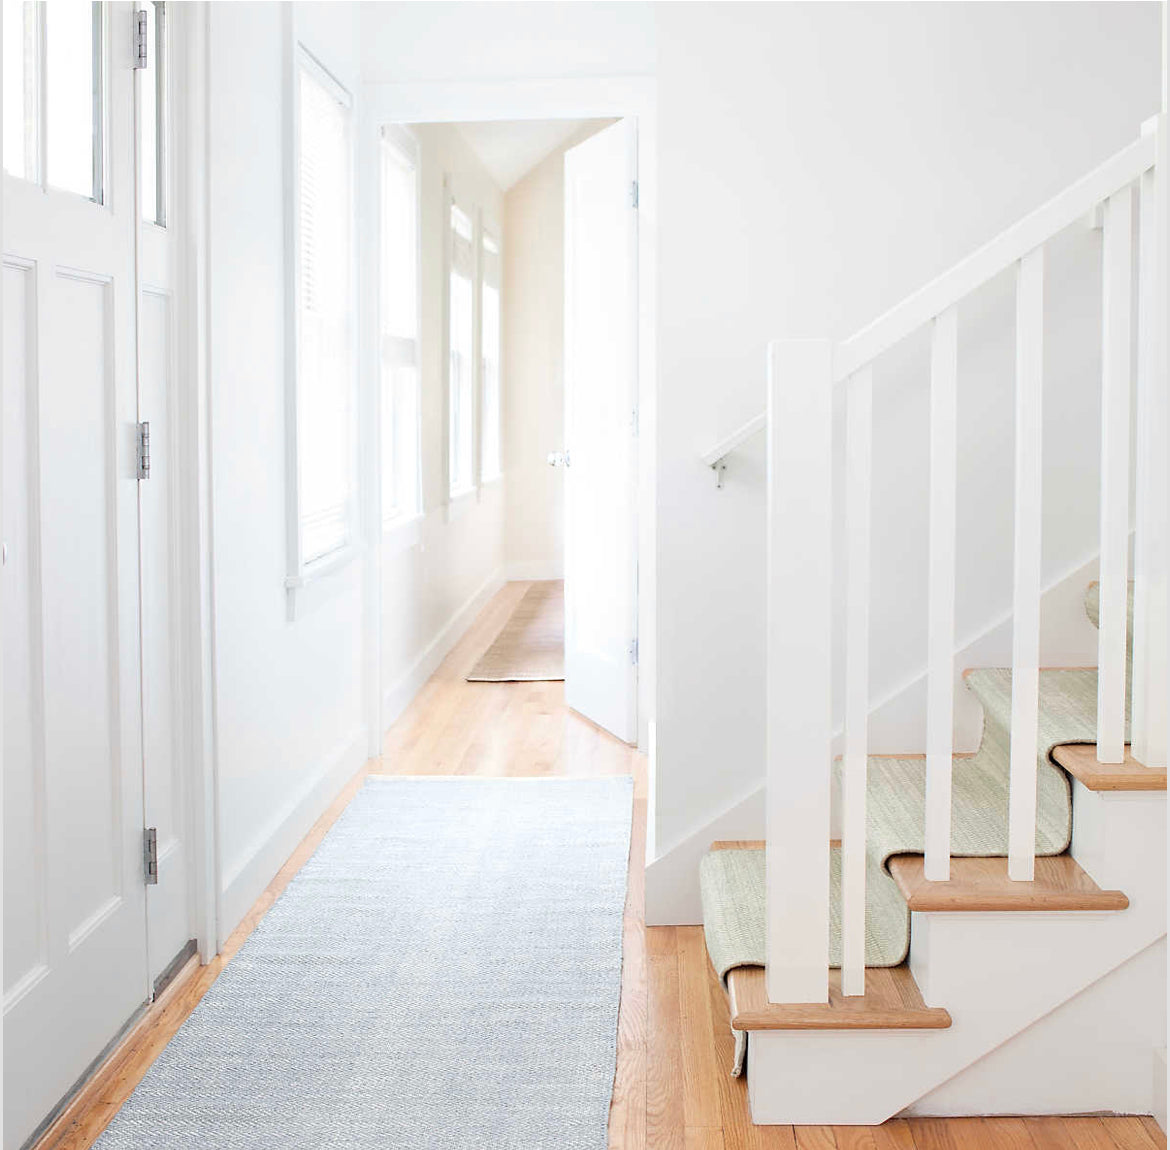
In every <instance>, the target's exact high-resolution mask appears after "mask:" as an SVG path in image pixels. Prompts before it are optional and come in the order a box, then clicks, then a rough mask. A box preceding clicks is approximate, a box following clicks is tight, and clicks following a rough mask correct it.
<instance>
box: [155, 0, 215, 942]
mask: <svg viewBox="0 0 1170 1150" xmlns="http://www.w3.org/2000/svg"><path fill="white" fill-rule="evenodd" d="M167 17H168V19H169V20H170V22H171V27H170V36H171V69H172V76H171V99H172V124H171V144H172V151H173V153H174V165H175V168H174V186H173V196H172V205H173V209H174V210H173V216H172V219H171V220H170V221H169V226H173V227H174V228H175V229H176V239H177V251H178V253H179V259H178V266H177V268H176V276H175V288H176V292H175V338H176V349H177V372H176V377H175V382H176V388H175V391H176V394H175V405H176V406H175V424H176V427H178V428H180V429H182V435H181V438H180V441H179V442H177V443H176V445H175V446H176V459H175V468H174V477H175V483H176V486H177V488H178V505H179V508H180V510H179V514H178V522H176V524H175V525H174V526H175V540H176V546H177V548H178V551H179V555H178V559H179V567H180V571H181V575H182V578H181V584H182V585H181V586H180V587H179V588H178V593H177V610H178V614H179V618H180V627H181V632H182V635H183V644H182V653H181V654H182V658H183V661H184V663H185V666H184V667H183V668H182V680H181V681H182V682H183V684H184V686H185V687H186V689H187V695H188V698H187V706H186V707H185V709H184V719H185V721H186V727H187V729H186V730H185V731H184V732H183V738H184V744H185V746H186V748H187V765H188V768H189V777H188V793H187V799H188V810H189V811H190V828H189V833H190V836H191V843H192V848H193V852H192V854H193V857H192V864H193V865H192V868H191V870H192V876H193V877H192V880H191V886H192V890H191V910H192V927H193V933H194V937H195V940H196V942H197V944H198V948H199V957H200V961H201V962H204V963H207V962H210V961H211V959H212V958H213V957H214V956H215V954H216V953H217V949H218V946H217V940H218V937H219V930H218V928H219V919H220V908H219V901H220V900H219V895H220V876H219V849H218V837H219V836H218V816H217V811H216V794H217V790H218V787H217V759H216V739H215V646H214V636H215V627H214V623H215V601H214V592H215V586H214V581H213V579H212V502H211V432H210V396H211V392H210V362H209V360H210V353H209V345H208V338H207V337H208V305H209V281H208V262H209V261H208V255H209V249H208V238H209V237H208V213H209V192H210V189H209V184H208V145H209V135H208V133H209V115H208V114H209V99H210V92H209V89H208V60H207V53H208V34H209V22H210V8H209V5H208V4H207V3H206V2H192V3H187V4H169V5H168V6H167Z"/></svg>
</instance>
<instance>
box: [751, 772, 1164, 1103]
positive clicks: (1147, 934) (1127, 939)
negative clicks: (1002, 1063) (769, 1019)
mask: <svg viewBox="0 0 1170 1150" xmlns="http://www.w3.org/2000/svg"><path fill="white" fill-rule="evenodd" d="M1082 792H1083V793H1082ZM1119 800H1120V801H1119ZM1078 820H1079V822H1078ZM1073 822H1074V827H1079V828H1082V834H1081V837H1082V838H1084V837H1086V834H1085V832H1086V831H1088V830H1089V829H1092V831H1093V832H1094V833H1093V835H1092V836H1091V838H1092V842H1093V853H1094V855H1095V858H1096V860H1097V861H1096V870H1094V869H1091V868H1092V866H1093V865H1094V864H1093V862H1092V860H1090V859H1088V858H1086V859H1081V858H1078V861H1079V862H1081V865H1082V866H1085V864H1086V862H1089V863H1090V865H1089V866H1086V869H1088V870H1089V873H1090V874H1091V875H1092V877H1093V878H1094V879H1095V880H1096V881H1098V882H1101V881H1102V877H1107V881H1108V884H1109V885H1110V886H1111V887H1116V888H1118V889H1121V890H1123V891H1125V893H1126V894H1127V895H1128V896H1129V899H1130V906H1129V909H1128V910H1124V911H1118V912H1097V911H1093V912H1085V911H1055V912H1047V911H1035V912H1033V911H1028V912H1010V913H1008V912H1003V913H986V912H963V913H950V912H916V913H914V914H913V915H912V916H911V943H910V965H911V969H912V970H913V973H914V977H915V979H916V981H917V982H918V985H919V988H920V989H921V991H922V996H923V999H924V1000H925V1001H926V1003H927V1005H929V1006H942V1007H945V1008H946V1009H947V1010H948V1011H949V1012H950V1014H951V1018H952V1026H951V1028H950V1029H948V1030H936V1031H882V1030H873V1031H857V1030H850V1031H825V1030H806V1031H756V1032H753V1033H752V1035H751V1039H750V1041H749V1043H748V1089H749V1095H750V1099H751V1108H752V1120H753V1121H754V1122H756V1123H761V1124H788V1123H793V1124H798V1125H804V1124H810V1125H834V1124H841V1125H876V1124H878V1123H881V1122H884V1121H885V1120H886V1119H888V1118H891V1117H893V1116H894V1115H895V1114H898V1113H899V1112H901V1111H903V1110H905V1109H906V1108H907V1107H909V1106H911V1105H912V1104H913V1103H914V1102H916V1101H917V1100H918V1099H920V1098H922V1097H923V1096H924V1095H926V1094H928V1093H929V1092H930V1091H932V1090H933V1089H935V1088H936V1087H938V1086H940V1085H941V1084H942V1083H944V1082H946V1081H948V1080H949V1079H951V1078H953V1077H954V1076H955V1075H957V1074H959V1073H960V1072H962V1071H963V1070H964V1069H966V1068H967V1067H968V1066H971V1065H972V1064H973V1063H974V1062H976V1061H978V1060H979V1059H980V1058H982V1057H984V1056H985V1055H987V1054H988V1053H990V1052H991V1051H993V1050H995V1049H997V1048H998V1047H1000V1046H1002V1045H1003V1044H1004V1043H1005V1042H1007V1041H1009V1040H1010V1039H1011V1038H1012V1037H1013V1036H1014V1035H1017V1034H1019V1033H1021V1032H1022V1031H1024V1030H1025V1029H1027V1028H1028V1027H1029V1026H1031V1025H1032V1024H1033V1023H1035V1022H1037V1021H1038V1020H1039V1019H1041V1018H1044V1017H1045V1016H1046V1015H1048V1014H1050V1013H1051V1012H1052V1011H1054V1010H1056V1009H1057V1008H1058V1007H1059V1006H1061V1005H1062V1004H1063V1003H1065V1002H1068V1001H1069V1000H1070V999H1072V998H1074V997H1075V996H1076V995H1078V994H1079V993H1080V992H1081V991H1082V990H1084V989H1086V988H1087V987H1089V986H1091V985H1093V984H1094V983H1096V982H1097V981H1099V980H1100V979H1102V978H1104V977H1105V976H1106V975H1108V974H1109V973H1110V972H1111V971H1113V970H1116V969H1117V968H1118V967H1120V966H1121V965H1122V964H1124V963H1126V962H1127V961H1128V960H1129V959H1131V958H1133V957H1134V956H1135V955H1137V954H1140V953H1141V952H1142V951H1144V950H1145V949H1146V948H1147V947H1149V946H1151V945H1153V944H1154V943H1156V942H1157V941H1158V940H1159V939H1160V938H1163V937H1164V936H1165V934H1166V795H1165V793H1164V792H1159V793H1141V794H1129V795H1125V796H1120V795H1110V796H1105V795H1101V794H1094V793H1092V792H1088V791H1085V790H1084V788H1078V790H1077V791H1076V792H1075V793H1074V816H1073ZM1076 846H1077V842H1076V839H1074V853H1075V847H1076ZM1105 860H1107V863H1106V862H1105ZM1103 868H1104V869H1103ZM1155 998H1156V996H1155ZM1107 1021H1108V1020H1106V1023H1107ZM1151 1056H1152V1052H1151ZM1046 1073H1047V1074H1050V1073H1051V1070H1050V1069H1049V1068H1047V1067H1044V1066H1038V1067H1037V1074H1040V1075H1043V1074H1046ZM1073 1109H1076V1107H1075V1106H1074V1107H1073Z"/></svg>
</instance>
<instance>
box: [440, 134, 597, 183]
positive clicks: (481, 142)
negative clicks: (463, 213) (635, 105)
mask: <svg viewBox="0 0 1170 1150" xmlns="http://www.w3.org/2000/svg"><path fill="white" fill-rule="evenodd" d="M594 122H596V123H597V124H598V125H599V126H600V125H601V124H602V123H605V122H606V121H591V120H485V121H483V122H482V123H466V124H456V125H455V127H456V128H458V129H459V133H460V135H462V136H463V138H464V139H465V140H466V141H467V144H468V146H469V147H470V148H471V150H472V151H473V152H474V153H475V154H476V156H477V157H479V161H480V163H481V164H483V166H484V167H485V168H486V169H487V171H488V174H489V175H490V176H491V177H492V179H493V180H494V181H495V183H496V185H497V186H498V187H499V188H500V189H501V190H502V191H505V192H506V191H507V190H508V189H509V188H510V187H512V185H513V184H515V183H517V182H518V181H519V180H521V179H522V178H523V177H524V176H526V175H527V174H528V173H529V172H530V171H532V169H533V168H535V167H536V165H537V164H539V163H540V161H541V160H543V159H544V158H545V157H546V156H548V155H549V154H550V153H552V152H553V151H554V150H555V149H556V148H558V147H559V146H560V145H561V144H563V143H564V142H565V141H566V140H568V139H569V138H570V137H571V136H573V135H575V134H576V133H577V132H579V131H580V130H581V129H582V128H584V127H586V126H587V125H588V124H590V123H594Z"/></svg>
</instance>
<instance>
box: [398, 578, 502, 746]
mask: <svg viewBox="0 0 1170 1150" xmlns="http://www.w3.org/2000/svg"><path fill="white" fill-rule="evenodd" d="M505 582H507V580H506V579H505V578H504V573H503V571H502V570H500V571H495V572H493V573H492V574H491V575H490V576H489V577H488V578H487V579H486V580H485V582H484V583H483V585H482V586H481V587H480V588H479V590H478V591H476V592H475V593H474V594H473V595H472V596H471V598H470V599H468V600H467V601H466V602H465V603H464V604H463V606H462V607H460V608H459V609H458V610H456V612H455V613H454V614H453V615H452V616H451V618H450V619H448V620H447V622H446V623H445V624H444V625H443V627H442V628H441V629H440V631H439V633H438V634H437V635H436V636H435V637H434V638H433V639H432V640H431V641H430V642H429V643H428V644H427V645H426V647H425V648H423V650H422V652H421V653H420V654H419V655H418V657H417V658H416V659H415V660H414V662H413V663H411V665H410V666H409V667H408V668H407V669H406V671H405V672H403V674H402V675H400V676H399V677H398V679H397V680H396V681H395V682H394V683H393V684H391V686H390V687H389V689H388V690H387V691H386V693H385V694H384V695H383V696H382V731H383V733H385V732H386V731H388V730H389V729H390V727H391V726H392V725H393V724H394V722H395V720H397V718H398V717H399V715H401V714H402V712H403V711H405V710H406V708H407V707H409V706H410V703H411V700H412V699H413V698H414V697H415V695H417V694H418V693H419V691H420V690H421V689H422V686H423V684H424V683H425V682H426V681H427V680H428V679H429V678H430V677H431V676H432V675H433V674H434V673H435V671H436V670H437V669H438V666H439V664H440V663H441V662H442V661H443V660H444V659H445V658H446V657H447V655H448V653H449V652H450V651H451V648H452V647H454V646H455V644H456V643H458V642H459V640H460V639H462V638H463V636H464V634H465V633H466V631H467V628H468V627H470V626H471V624H472V623H474V622H475V618H476V616H477V615H478V614H479V613H480V611H482V610H483V608H484V607H485V606H486V605H487V602H488V600H489V599H491V597H492V596H493V595H494V594H495V593H496V592H497V591H498V590H499V589H500V588H501V587H502V586H503V585H504V583H505Z"/></svg>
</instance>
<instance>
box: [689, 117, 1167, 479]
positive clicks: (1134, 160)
mask: <svg viewBox="0 0 1170 1150" xmlns="http://www.w3.org/2000/svg"><path fill="white" fill-rule="evenodd" d="M1154 152H1155V142H1154V136H1153V135H1152V134H1150V133H1147V134H1145V135H1143V136H1140V137H1139V138H1138V139H1137V140H1135V141H1134V142H1133V143H1132V144H1129V145H1128V146H1126V147H1124V148H1122V149H1121V151H1120V152H1118V153H1116V154H1115V155H1113V156H1111V157H1110V158H1109V159H1108V160H1106V161H1105V162H1104V163H1103V164H1101V165H1100V166H1098V167H1096V168H1094V169H1093V171H1091V172H1089V173H1088V175H1086V176H1082V177H1081V178H1080V179H1079V180H1077V181H1076V183H1073V184H1070V185H1069V186H1068V187H1067V188H1065V189H1064V191H1062V192H1058V193H1057V194H1056V195H1055V196H1053V197H1052V199H1050V200H1048V201H1047V203H1044V204H1041V205H1040V207H1038V208H1036V209H1035V210H1034V211H1032V212H1030V213H1029V214H1028V215H1026V216H1024V217H1023V219H1021V220H1019V221H1017V222H1016V223H1014V224H1012V225H1011V226H1010V227H1009V228H1007V229H1006V230H1004V231H1002V232H1000V234H999V235H998V236H996V237H995V238H994V239H993V240H990V241H988V242H987V243H986V244H984V245H983V246H982V247H981V248H977V249H976V250H975V251H973V252H972V253H971V254H970V255H969V256H966V257H965V258H964V259H962V260H960V261H959V262H958V263H957V264H955V265H953V266H952V267H951V268H949V269H948V270H947V271H945V272H943V273H942V275H940V276H937V277H935V278H934V279H933V280H931V281H930V282H929V283H927V284H926V285H924V286H923V287H921V288H919V289H918V290H917V291H915V292H912V293H911V294H910V295H908V296H907V297H906V298H905V299H903V300H902V301H901V303H898V304H895V305H894V307H892V308H890V310H889V311H887V312H885V313H884V314H882V315H880V316H878V318H877V319H875V320H874V321H873V322H872V323H870V324H867V325H866V326H865V327H863V328H862V329H861V330H860V331H858V332H856V333H855V334H854V335H852V336H850V338H849V339H847V340H845V341H844V342H842V343H839V344H837V346H836V348H835V349H834V350H835V354H834V356H833V381H834V383H842V382H843V381H844V380H846V379H848V378H849V377H850V376H851V375H853V374H854V373H855V372H856V371H858V369H860V368H862V367H864V366H865V365H866V364H868V363H872V362H873V361H874V360H875V359H877V357H878V356H879V355H881V354H883V353H884V352H886V351H888V350H889V349H890V348H892V347H894V346H895V345H896V344H898V343H900V342H901V341H902V340H903V339H905V338H906V337H907V336H909V335H912V334H913V333H914V332H915V331H917V330H918V328H920V327H923V326H925V325H926V324H928V323H930V321H931V320H933V319H934V318H935V317H936V316H938V315H941V314H942V313H943V312H944V311H946V310H947V308H949V307H953V306H954V305H955V304H957V303H959V302H960V301H961V300H963V299H964V298H966V297H967V296H968V295H970V294H971V292H973V291H975V290H976V289H977V288H979V287H982V286H983V285H984V284H985V283H987V282H988V281H989V280H991V279H994V278H995V277H996V276H997V275H999V274H1000V273H1001V272H1004V271H1006V270H1007V269H1008V268H1010V267H1011V266H1012V265H1013V264H1015V263H1017V262H1018V261H1019V260H1020V259H1022V258H1023V257H1024V256H1025V255H1027V254H1028V253H1029V252H1031V251H1034V250H1035V249H1036V248H1038V247H1040V246H1041V245H1042V244H1043V243H1045V242H1046V241H1048V240H1050V239H1051V238H1052V237H1053V236H1054V235H1056V234H1057V232H1060V231H1063V230H1064V229H1065V228H1066V227H1068V226H1069V225H1070V224H1073V223H1075V222H1076V221H1077V220H1078V219H1080V218H1081V217H1082V216H1084V215H1086V214H1087V213H1089V212H1090V211H1092V210H1093V209H1095V208H1097V207H1098V206H1099V205H1101V204H1102V203H1103V202H1104V201H1105V200H1107V199H1108V198H1109V197H1110V196H1111V195H1113V193H1114V192H1116V191H1117V190H1118V189H1119V188H1123V187H1125V186H1126V185H1128V184H1130V183H1132V182H1133V181H1134V180H1136V179H1137V178H1138V177H1139V176H1141V175H1142V174H1143V173H1144V172H1146V171H1148V170H1149V169H1150V168H1152V167H1153V166H1154ZM766 422H767V419H766V416H765V414H764V413H763V412H761V413H760V414H759V415H757V416H756V417H755V418H754V419H750V420H748V422H747V423H745V424H744V425H743V426H742V427H741V428H739V429H738V430H737V431H734V432H732V433H731V434H730V435H729V436H727V437H726V438H725V439H723V440H721V441H720V442H719V443H717V444H715V445H714V446H713V447H712V448H711V449H710V450H709V451H706V452H704V453H703V456H702V460H703V462H704V463H705V464H706V465H707V466H708V467H711V468H714V469H715V471H716V472H718V473H721V472H722V469H723V466H724V463H725V461H726V458H727V456H728V455H730V454H731V453H732V452H733V451H734V450H735V449H736V448H737V447H740V446H741V445H742V444H743V443H745V442H746V441H747V440H748V439H750V438H751V437H752V436H753V435H756V434H757V433H759V432H762V431H763V430H764V427H765V424H766Z"/></svg>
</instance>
